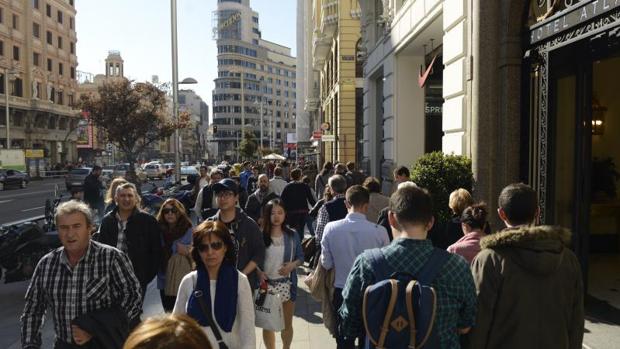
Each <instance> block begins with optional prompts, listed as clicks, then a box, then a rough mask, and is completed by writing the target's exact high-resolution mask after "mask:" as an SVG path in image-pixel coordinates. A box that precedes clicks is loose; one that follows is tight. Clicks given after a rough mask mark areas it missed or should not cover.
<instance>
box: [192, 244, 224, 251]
mask: <svg viewBox="0 0 620 349" xmlns="http://www.w3.org/2000/svg"><path fill="white" fill-rule="evenodd" d="M222 247H224V243H223V242H222V241H216V242H212V243H210V244H200V245H198V251H200V252H207V251H208V250H209V248H211V249H212V250H213V251H219V250H221V249H222Z"/></svg>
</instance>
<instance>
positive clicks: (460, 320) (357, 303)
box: [339, 239, 476, 348]
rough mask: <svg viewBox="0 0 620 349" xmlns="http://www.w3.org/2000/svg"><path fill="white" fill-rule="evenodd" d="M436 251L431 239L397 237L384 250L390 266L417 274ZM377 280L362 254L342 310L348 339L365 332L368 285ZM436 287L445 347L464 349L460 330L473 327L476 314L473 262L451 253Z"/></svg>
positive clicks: (343, 326)
mask: <svg viewBox="0 0 620 349" xmlns="http://www.w3.org/2000/svg"><path fill="white" fill-rule="evenodd" d="M432 250H433V246H432V244H431V241H430V240H414V239H396V240H394V241H392V243H391V244H390V245H388V246H386V247H383V248H382V249H381V251H382V252H383V255H384V257H385V259H386V261H387V263H388V264H389V266H390V269H392V270H394V271H402V272H408V273H410V274H413V275H415V274H416V273H417V272H418V271H419V270H420V269H421V268H422V266H423V265H424V263H426V261H427V260H428V258H429V257H430V254H431V252H432ZM377 281H380V280H377ZM374 283H375V280H374V276H373V271H372V270H371V266H370V262H369V261H367V260H366V259H365V258H364V255H360V256H359V257H358V258H357V259H356V260H355V263H354V264H353V269H352V270H351V273H349V277H348V278H347V282H346V284H345V288H344V290H343V292H342V297H343V298H344V302H343V303H342V306H341V307H340V311H339V312H340V316H341V317H342V319H343V323H342V328H341V330H342V331H343V332H342V333H343V334H344V335H345V336H346V337H348V338H355V337H357V336H358V335H359V334H360V333H361V332H362V329H363V323H362V314H361V312H362V299H363V297H364V291H365V290H366V287H368V286H370V285H372V284H374ZM432 286H433V287H434V288H435V290H436V291H437V318H436V322H435V326H436V328H437V331H438V332H437V333H438V335H439V338H440V342H441V347H442V348H460V344H459V335H458V333H457V329H459V328H467V327H471V326H473V325H474V320H475V317H476V288H475V286H474V280H473V278H472V275H471V271H470V269H469V265H468V264H467V262H466V261H465V260H464V259H463V257H461V256H458V255H450V258H449V259H448V260H447V261H446V263H445V264H444V265H443V267H442V268H441V270H440V272H439V275H438V276H437V278H436V279H435V281H434V282H433V283H432Z"/></svg>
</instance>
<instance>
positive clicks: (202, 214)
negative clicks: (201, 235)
mask: <svg viewBox="0 0 620 349" xmlns="http://www.w3.org/2000/svg"><path fill="white" fill-rule="evenodd" d="M222 177H224V174H223V173H222V171H220V170H218V169H214V170H212V171H211V179H210V180H209V184H208V185H205V186H204V187H203V188H202V189H200V191H199V192H198V195H197V196H196V203H195V205H194V213H196V217H197V219H198V221H199V222H200V221H202V220H204V219H207V218H209V217H211V216H213V215H214V214H215V212H217V202H216V201H215V196H214V195H213V189H212V188H213V184H215V183H217V182H219V181H220V180H222Z"/></svg>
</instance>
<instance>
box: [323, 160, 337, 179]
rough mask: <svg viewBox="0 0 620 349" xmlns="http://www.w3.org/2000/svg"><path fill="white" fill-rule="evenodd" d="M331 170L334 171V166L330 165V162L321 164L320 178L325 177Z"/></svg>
mask: <svg viewBox="0 0 620 349" xmlns="http://www.w3.org/2000/svg"><path fill="white" fill-rule="evenodd" d="M333 169H334V164H332V163H331V161H327V162H326V163H324V164H323V169H322V170H321V176H325V175H327V174H328V173H330V172H331V170H333Z"/></svg>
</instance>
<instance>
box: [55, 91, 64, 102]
mask: <svg viewBox="0 0 620 349" xmlns="http://www.w3.org/2000/svg"><path fill="white" fill-rule="evenodd" d="M63 96H64V95H63V93H62V91H58V98H57V100H56V103H58V104H60V105H63V104H64V100H63Z"/></svg>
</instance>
